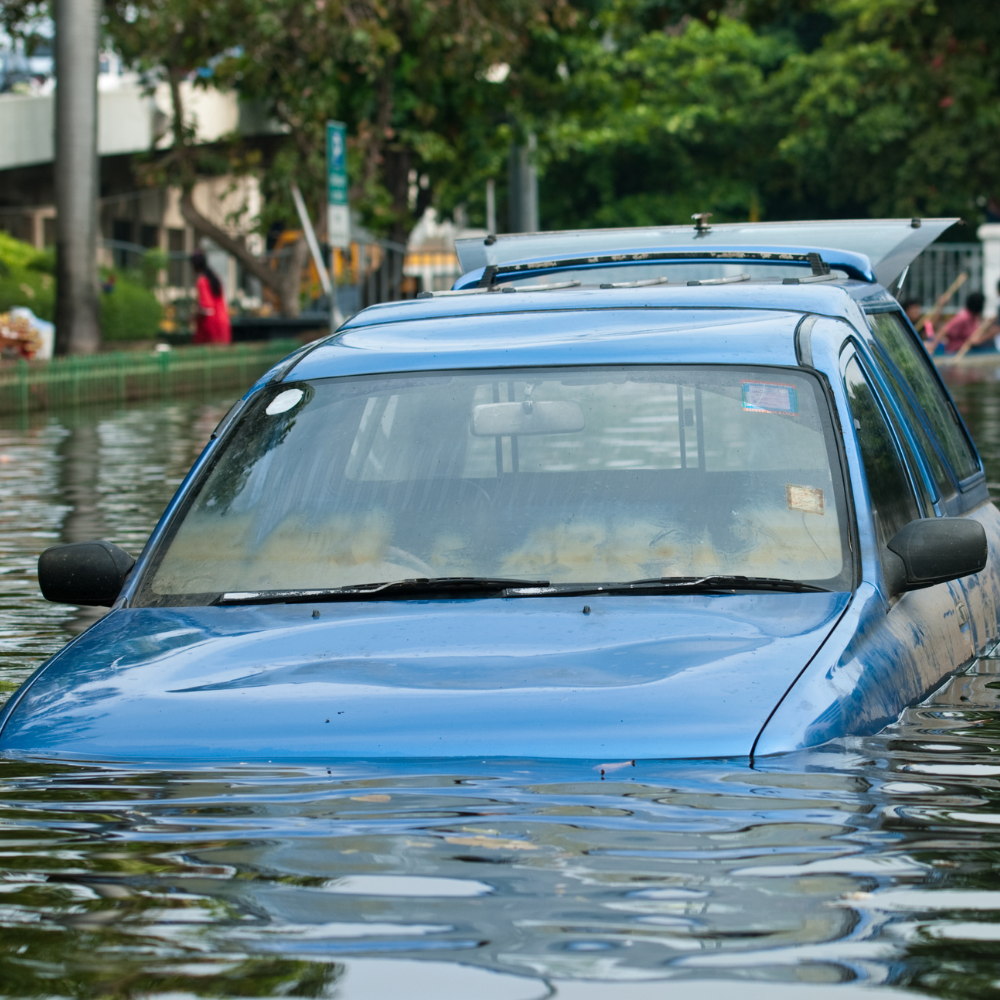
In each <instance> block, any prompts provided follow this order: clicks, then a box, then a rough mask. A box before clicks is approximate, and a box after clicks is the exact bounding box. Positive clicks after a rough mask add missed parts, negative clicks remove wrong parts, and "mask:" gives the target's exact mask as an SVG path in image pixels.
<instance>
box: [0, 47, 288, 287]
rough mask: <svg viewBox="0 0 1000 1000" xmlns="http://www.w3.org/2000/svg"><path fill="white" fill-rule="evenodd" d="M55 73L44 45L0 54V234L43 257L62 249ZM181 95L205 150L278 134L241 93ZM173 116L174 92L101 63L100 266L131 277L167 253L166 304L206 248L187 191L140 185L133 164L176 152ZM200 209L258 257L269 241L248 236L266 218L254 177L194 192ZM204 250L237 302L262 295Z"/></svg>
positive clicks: (114, 62)
mask: <svg viewBox="0 0 1000 1000" xmlns="http://www.w3.org/2000/svg"><path fill="white" fill-rule="evenodd" d="M0 42H2V40H0ZM52 69H53V67H52V55H51V52H50V51H46V50H45V48H44V46H43V47H42V48H41V49H36V50H35V52H34V53H33V55H32V56H31V57H30V58H28V57H26V56H25V55H24V53H23V52H20V51H18V49H17V48H16V47H15V46H13V45H10V44H8V45H7V48H6V49H0V136H3V141H2V142H0V230H4V231H6V232H8V233H10V234H11V235H12V236H15V237H17V238H18V239H21V240H24V241H25V242H28V243H31V244H33V245H34V246H35V247H37V248H38V249H43V248H44V247H46V246H51V245H52V244H54V242H55V215H56V210H55V183H54V170H53V157H54V133H53V127H54V115H55V98H54V89H55V81H54V78H53V73H52ZM182 93H183V96H184V100H185V102H186V112H187V115H188V116H190V118H191V119H192V120H194V121H195V122H196V123H197V133H196V134H197V139H198V141H201V142H204V143H212V142H216V141H219V140H221V139H222V138H223V137H224V136H227V135H230V134H232V133H234V132H239V133H241V134H242V135H245V136H251V137H254V136H257V137H261V139H262V140H266V137H267V136H269V135H270V136H273V135H274V134H275V133H276V131H277V130H276V128H275V127H274V126H273V125H272V124H271V123H269V122H268V121H267V119H266V118H265V116H264V115H262V114H260V113H259V111H258V110H257V109H256V108H254V107H252V106H249V105H247V104H246V103H244V102H240V101H239V100H238V99H237V97H236V95H235V94H232V93H223V92H221V91H218V90H214V89H212V88H203V87H195V86H194V85H193V84H192V83H189V82H186V83H184V84H182ZM171 117H172V106H171V101H170V93H169V89H168V88H167V86H166V84H162V83H161V84H159V85H158V86H156V87H155V88H154V89H152V91H150V89H149V88H147V87H146V86H145V85H144V84H143V82H142V81H141V80H140V78H139V77H138V76H137V75H136V74H134V73H127V72H123V70H122V68H121V64H120V62H119V60H118V58H117V56H115V55H114V54H113V53H105V54H103V55H102V57H101V66H100V75H99V77H98V153H99V155H100V160H101V169H100V191H99V205H100V207H99V223H98V225H99V231H100V237H101V247H100V249H99V258H100V261H101V263H102V265H105V266H108V267H116V268H121V269H129V268H133V267H137V266H138V265H139V263H140V261H141V258H142V255H143V253H144V252H145V251H146V250H148V249H151V248H157V249H159V250H161V251H164V252H165V253H167V254H168V255H169V257H170V263H169V266H168V268H167V273H166V274H164V275H162V276H161V279H162V282H163V284H162V286H161V288H160V289H159V290H158V294H159V295H160V296H161V297H162V298H163V299H164V300H165V301H169V300H171V299H173V298H177V297H180V296H183V295H186V294H187V292H188V288H189V286H190V283H191V276H190V274H189V269H188V266H187V263H186V260H185V258H186V256H187V255H188V254H190V252H191V251H192V250H193V249H194V247H195V244H196V242H198V241H197V239H196V236H195V233H194V231H193V229H192V228H191V227H190V226H189V225H188V224H187V223H186V222H185V221H184V219H183V218H182V217H181V214H180V210H179V201H180V191H179V190H178V189H173V188H150V187H147V186H144V185H142V184H140V183H139V180H138V178H137V176H136V171H135V167H134V160H133V157H134V154H136V153H144V152H148V151H150V150H155V149H165V148H167V147H168V146H169V144H170V135H169V123H170V120H171ZM194 202H195V205H196V207H197V208H198V209H199V210H200V211H201V212H202V213H203V214H204V215H205V216H207V217H208V218H209V219H210V220H211V221H212V222H214V223H216V225H218V226H220V227H221V228H223V229H225V230H226V231H228V232H230V233H231V234H233V235H242V236H246V238H247V239H248V241H249V243H250V245H251V248H252V249H255V250H256V251H257V252H263V250H264V244H263V240H262V239H261V238H260V237H258V236H256V235H254V234H252V233H251V231H250V230H251V228H252V226H253V224H254V223H255V222H256V216H257V214H258V212H259V209H260V193H259V190H258V188H257V184H256V180H255V179H254V178H252V177H241V178H235V177H231V176H222V177H217V178H213V179H212V180H209V181H202V182H201V183H199V184H198V185H197V186H196V188H195V190H194ZM201 242H202V243H203V244H204V241H201ZM255 243H256V244H259V246H256V247H255V245H254V244H255ZM206 249H207V250H208V251H209V252H210V253H211V254H212V257H213V265H214V266H215V267H216V269H217V270H218V272H219V274H220V276H221V277H222V280H223V282H224V283H225V285H226V292H227V295H228V296H229V297H230V298H237V299H240V298H247V299H253V298H254V297H255V296H259V289H257V288H256V287H255V286H256V282H252V281H248V280H246V278H245V277H244V275H243V274H242V273H241V272H242V269H241V268H240V267H239V266H238V263H237V261H236V260H235V259H234V258H232V257H230V256H229V255H228V254H223V252H222V251H219V250H216V249H214V248H213V247H211V246H210V245H209V246H206ZM248 304H249V303H248Z"/></svg>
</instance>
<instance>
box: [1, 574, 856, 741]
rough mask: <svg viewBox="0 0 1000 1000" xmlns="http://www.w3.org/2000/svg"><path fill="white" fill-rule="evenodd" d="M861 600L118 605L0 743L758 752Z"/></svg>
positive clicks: (755, 597)
mask: <svg viewBox="0 0 1000 1000" xmlns="http://www.w3.org/2000/svg"><path fill="white" fill-rule="evenodd" d="M849 600H850V595H849V594H836V593H807V594H769V593H760V594H744V595H740V594H733V595H710V596H708V595H706V596H701V595H698V596H692V595H687V596H670V597H664V596H644V597H633V596H627V597H625V596H623V597H612V596H598V597H588V598H586V599H581V598H572V597H548V598H521V599H509V600H497V599H493V600H464V601H392V602H366V603H345V604H316V605H312V604H310V605H305V604H299V605H268V606H253V607H212V608H137V609H120V610H117V611H114V612H112V613H110V614H109V615H107V616H106V617H105V618H103V619H102V620H101V621H100V622H98V623H97V624H96V625H94V626H93V627H92V628H91V629H89V630H88V631H87V632H85V633H84V634H83V635H81V636H80V637H79V638H78V639H76V640H75V641H74V642H73V643H71V644H70V645H69V646H67V647H66V648H65V649H64V650H62V651H61V652H60V653H58V654H57V655H56V656H55V657H53V658H52V660H50V661H49V662H48V664H46V665H45V666H43V667H42V668H41V669H40V670H39V671H38V672H37V673H36V674H35V676H34V677H33V678H31V679H29V681H28V682H27V683H26V685H25V686H24V687H23V688H22V690H21V691H20V692H19V693H18V694H16V695H15V696H14V698H13V699H12V701H11V704H10V705H9V706H8V707H7V709H6V711H5V712H4V717H5V719H4V721H2V725H3V728H2V731H0V751H3V752H7V753H16V754H19V755H20V754H27V755H41V756H55V757H71V758H82V759H150V760H160V759H178V758H184V759H201V758H206V759H221V758H225V759H255V760H261V759H267V760H273V759H283V760H285V759H304V758H309V759H315V758H322V759H333V758H338V759H345V758H347V759H372V758H413V757H484V756H491V757H498V756H502V757H532V758H578V759H594V760H600V761H604V760H613V759H632V758H637V757H640V758H664V757H707V756H742V755H745V754H748V753H749V752H750V748H751V746H752V744H753V740H754V738H755V737H756V735H757V733H758V732H759V731H760V729H761V727H762V726H763V724H764V722H765V721H766V719H767V717H768V715H769V713H770V712H771V710H772V709H773V708H774V706H775V705H776V704H777V703H778V701H779V700H780V698H781V696H782V695H783V694H784V692H785V691H786V689H787V688H788V686H789V685H790V684H791V683H792V681H793V680H794V679H795V677H796V676H797V675H798V673H799V671H801V670H802V668H803V667H804V666H805V664H806V663H807V662H808V660H809V659H810V657H812V655H813V654H814V653H815V651H816V650H817V648H818V647H819V646H820V644H821V643H822V642H823V640H824V639H825V637H826V636H827V635H828V634H829V632H830V629H831V628H832V626H833V624H834V623H835V622H836V620H837V618H838V617H839V616H840V615H841V613H842V612H843V611H844V609H845V608H846V606H847V604H848V602H849ZM585 603H586V604H588V605H589V607H590V613H588V614H584V613H583V610H584V605H585ZM316 611H318V612H319V617H313V614H314V612H316ZM0 718H2V717H0Z"/></svg>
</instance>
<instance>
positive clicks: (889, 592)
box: [837, 337, 926, 601]
mask: <svg viewBox="0 0 1000 1000" xmlns="http://www.w3.org/2000/svg"><path fill="white" fill-rule="evenodd" d="M858 348H859V344H858V343H857V341H855V340H854V338H853V337H849V338H848V339H847V340H845V341H844V343H843V344H842V345H841V348H840V354H839V356H838V359H837V368H838V372H839V374H840V384H841V387H842V388H843V390H844V400H845V403H846V405H847V412H848V413H849V414H850V415H851V419H852V427H851V431H852V433H853V434H854V440H855V444H856V447H857V451H856V454H857V457H858V460H859V463H860V465H859V469H860V472H861V474H862V476H863V478H864V481H865V487H866V491H865V505H866V509H867V513H868V516H869V518H871V515H872V511H873V506H872V495H871V484H870V483H869V482H868V473H867V470H866V469H865V464H864V455H863V454H862V453H861V441H860V440H859V439H858V431H857V427H855V426H853V420H854V419H855V418H854V414H853V412H852V410H851V405H850V403H851V400H850V393H849V392H848V389H847V377H846V375H847V366H848V365H849V364H850V363H851V361H856V362H857V365H858V368H859V369H860V370H861V375H862V377H863V378H864V380H865V384H866V385H867V386H868V388H869V390H870V391H871V393H872V396H873V397H874V399H875V405H876V406H877V407H878V410H879V413H880V414H881V415H882V419H883V421H884V422H885V425H886V427H887V428H888V431H889V437H890V439H891V441H892V444H893V447H894V448H895V450H896V457H897V458H898V459H899V461H900V464H901V465H902V467H903V471H904V474H905V475H906V477H907V481H908V483H909V486H910V495H911V496H912V497H913V502H914V506H915V507H916V510H917V513H918V514H920V519H921V520H924V519H925V518H926V515H925V514H921V510H922V508H923V504H922V503H921V501H920V494H919V492H918V490H917V489H916V488H915V486H914V482H913V478H914V477H913V470H912V469H911V468H910V464H909V462H907V460H906V452H905V450H904V449H903V448H902V447H901V445H900V442H899V438H898V429H897V427H896V426H894V421H893V420H892V419H891V418H890V416H889V415H888V414H887V413H886V409H885V407H886V403H885V400H884V399H883V398H882V395H883V394H882V392H880V391H878V390H879V389H881V386H880V384H879V383H878V381H877V380H876V379H873V377H872V374H871V372H870V371H869V366H868V364H867V363H866V362H867V358H866V356H865V354H864V353H863V352H862V351H860V350H859V349H858ZM871 520H872V534H873V537H874V539H875V557H876V559H877V560H878V565H879V569H880V571H881V573H882V586H883V589H884V593H885V595H886V597H887V598H888V599H889V600H890V601H892V600H894V599H897V598H899V597H900V596H901V595H902V594H903V593H904V589H903V588H902V587H901V586H900V585H899V583H898V582H897V581H894V580H893V579H892V577H891V576H890V574H889V573H887V572H886V565H885V560H884V558H883V551H882V550H883V548H884V546H883V545H882V544H881V542H880V541H879V538H878V529H877V528H876V526H875V523H874V518H871ZM896 558H898V557H896ZM859 561H860V560H859ZM896 575H897V576H898V574H896Z"/></svg>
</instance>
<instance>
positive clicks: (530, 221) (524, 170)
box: [507, 132, 538, 233]
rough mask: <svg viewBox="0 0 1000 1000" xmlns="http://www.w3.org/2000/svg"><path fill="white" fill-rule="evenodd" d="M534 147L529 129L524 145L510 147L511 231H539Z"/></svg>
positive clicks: (535, 143) (508, 172) (508, 175)
mask: <svg viewBox="0 0 1000 1000" xmlns="http://www.w3.org/2000/svg"><path fill="white" fill-rule="evenodd" d="M537 146H538V141H537V139H536V138H535V133H534V132H529V133H528V141H527V143H526V144H525V145H524V146H511V147H510V159H509V161H508V167H507V177H508V183H507V187H508V201H509V213H510V231H511V232H512V233H537V232H538V171H537V170H536V168H535V162H534V160H535V149H536V148H537Z"/></svg>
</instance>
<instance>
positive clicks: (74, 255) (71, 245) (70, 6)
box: [55, 0, 101, 354]
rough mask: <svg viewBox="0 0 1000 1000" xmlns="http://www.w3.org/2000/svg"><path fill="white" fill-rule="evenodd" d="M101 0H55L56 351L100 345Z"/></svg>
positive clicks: (80, 350) (88, 349)
mask: <svg viewBox="0 0 1000 1000" xmlns="http://www.w3.org/2000/svg"><path fill="white" fill-rule="evenodd" d="M97 14H98V0H55V22H56V46H55V54H56V143H55V146H56V162H55V185H56V342H55V351H56V353H57V354H91V353H93V352H94V351H96V350H98V348H100V346H101V329H100V326H99V323H98V307H97V197H98V186H99V185H98V171H99V164H98V159H97V56H98V22H97Z"/></svg>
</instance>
